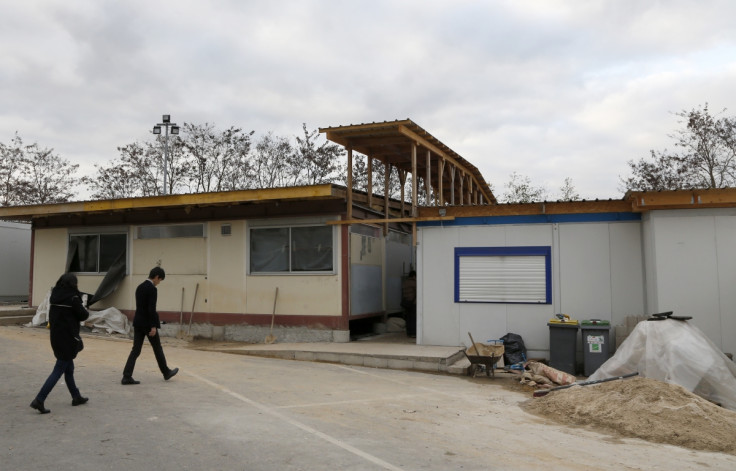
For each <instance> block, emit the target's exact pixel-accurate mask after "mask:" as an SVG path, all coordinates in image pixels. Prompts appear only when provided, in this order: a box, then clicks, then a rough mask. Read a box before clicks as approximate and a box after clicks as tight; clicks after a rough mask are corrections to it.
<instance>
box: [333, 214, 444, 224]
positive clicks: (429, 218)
mask: <svg viewBox="0 0 736 471" xmlns="http://www.w3.org/2000/svg"><path fill="white" fill-rule="evenodd" d="M454 219H455V216H425V217H415V218H411V217H410V218H392V219H389V220H388V222H390V223H395V222H423V221H453V220H454ZM325 224H327V225H330V226H334V225H342V224H381V225H383V224H386V219H384V218H381V219H343V220H341V221H327V222H325Z"/></svg>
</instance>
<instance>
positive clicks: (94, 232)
mask: <svg viewBox="0 0 736 471" xmlns="http://www.w3.org/2000/svg"><path fill="white" fill-rule="evenodd" d="M90 236H94V237H96V240H97V246H96V255H97V259H96V260H95V266H96V269H97V270H96V271H72V269H71V260H69V248H70V244H71V241H72V238H73V237H90ZM103 236H125V273H126V274H127V273H128V266H129V260H128V257H129V256H130V234H129V231H128V230H127V229H112V230H100V229H86V230H80V231H74V232H71V231H70V232H69V233H68V234H67V239H66V243H67V245H66V246H67V261H66V266H67V267H68V270H69V272H70V273H75V274H77V275H104V274H106V273H107V272H108V271H109V268H108V269H107V270H105V271H102V270H100V261H101V259H102V258H103V257H102V253H101V247H102V237H103ZM117 257H118V256H117V255H116V256H115V257H114V258H113V262H112V264H114V261H115V260H116V259H117ZM111 266H112V265H111Z"/></svg>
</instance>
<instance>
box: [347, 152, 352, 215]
mask: <svg viewBox="0 0 736 471" xmlns="http://www.w3.org/2000/svg"><path fill="white" fill-rule="evenodd" d="M347 210H348V219H352V217H353V148H352V147H348V208H347Z"/></svg>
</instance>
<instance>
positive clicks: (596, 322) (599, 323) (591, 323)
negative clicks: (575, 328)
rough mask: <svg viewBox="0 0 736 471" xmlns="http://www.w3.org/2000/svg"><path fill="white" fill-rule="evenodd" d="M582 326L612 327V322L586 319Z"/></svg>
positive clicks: (581, 323)
mask: <svg viewBox="0 0 736 471" xmlns="http://www.w3.org/2000/svg"><path fill="white" fill-rule="evenodd" d="M580 325H582V326H586V327H588V326H597V327H610V326H611V322H609V321H605V320H602V319H586V320H584V321H581V322H580Z"/></svg>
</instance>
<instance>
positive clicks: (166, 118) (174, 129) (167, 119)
mask: <svg viewBox="0 0 736 471" xmlns="http://www.w3.org/2000/svg"><path fill="white" fill-rule="evenodd" d="M161 121H162V122H161V123H158V124H157V125H155V126H154V127H153V133H154V134H161V127H165V128H166V134H164V195H165V194H166V190H167V184H168V182H167V178H166V177H167V175H168V171H169V168H168V167H169V128H171V134H175V135H176V134H179V126H177V125H176V123H172V122H171V115H170V114H165V115H163V118H161Z"/></svg>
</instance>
